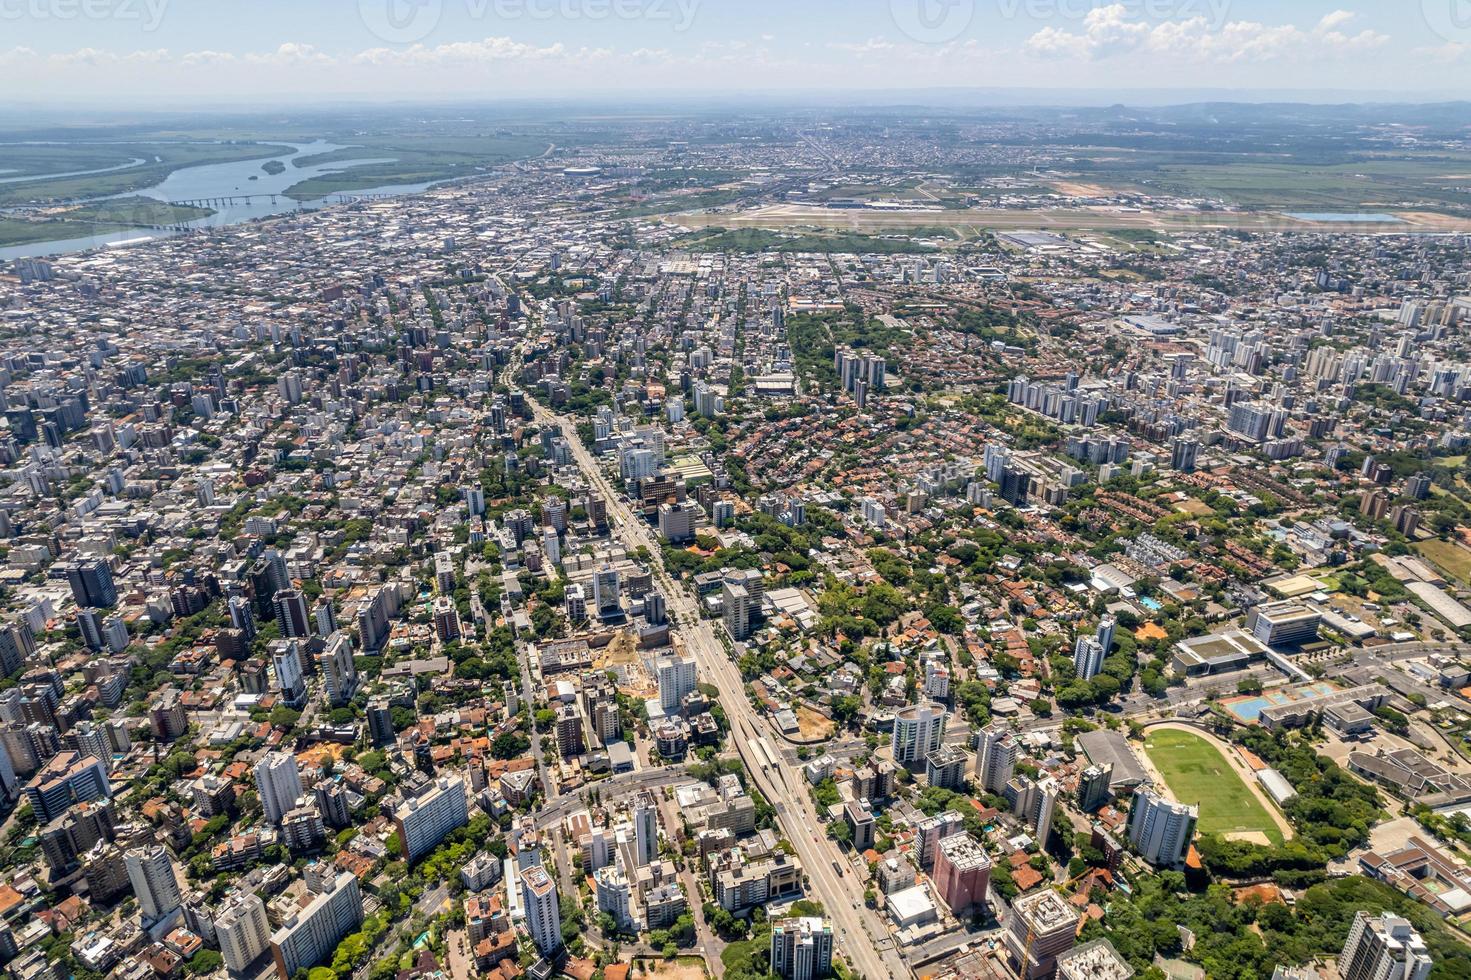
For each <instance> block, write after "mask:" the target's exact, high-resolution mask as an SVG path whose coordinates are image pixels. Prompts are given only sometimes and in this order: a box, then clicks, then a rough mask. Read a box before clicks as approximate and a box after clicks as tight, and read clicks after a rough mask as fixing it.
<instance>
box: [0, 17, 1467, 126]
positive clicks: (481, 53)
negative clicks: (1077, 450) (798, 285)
mask: <svg viewBox="0 0 1471 980" xmlns="http://www.w3.org/2000/svg"><path fill="white" fill-rule="evenodd" d="M1465 6H1466V0H1358V2H1356V3H1353V4H1352V6H1347V7H1345V6H1340V3H1339V2H1317V0H1313V2H1303V3H1296V2H1295V3H1292V4H1290V5H1287V4H1280V3H1270V2H1266V0H1122V2H1117V3H1112V4H1103V3H1090V2H1088V0H859V2H851V0H850V2H843V0H804V2H802V3H791V2H785V3H777V2H774V0H744V2H740V3H734V2H730V0H344V2H343V3H340V4H339V3H333V4H301V3H287V2H285V0H258V2H255V3H252V4H250V5H249V6H248V7H247V6H246V5H240V4H229V5H221V4H213V3H203V2H198V0H194V2H189V0H0V25H3V26H4V36H5V41H3V42H0V81H3V83H4V84H5V85H6V86H7V87H8V88H9V90H10V91H11V93H12V96H11V101H12V104H26V103H32V104H36V103H47V102H71V103H95V104H99V105H101V104H109V105H113V104H118V103H136V104H167V105H188V104H191V103H195V104H203V103H208V102H210V101H219V100H229V101H240V100H261V101H266V100H274V101H286V100H291V101H311V100H313V99H317V100H327V99H334V98H346V99H352V98H390V99H395V100H399V101H411V100H413V99H439V100H445V99H448V100H467V101H469V100H481V101H483V100H493V99H502V98H537V97H549V96H577V95H601V96H609V95H614V94H617V93H620V92H629V93H632V92H638V93H641V94H644V95H657V94H658V93H661V92H667V93H668V94H670V95H677V96H692V95H700V94H722V93H725V94H733V93H739V92H757V91H778V90H779V91H798V92H800V91H803V90H814V91H843V90H855V91H863V90H873V89H877V88H883V89H890V90H903V89H914V88H930V89H940V88H956V87H962V88H986V89H1007V90H1009V89H1027V88H1047V89H1074V90H1081V91H1083V92H1085V93H1086V92H1098V93H1100V94H1105V93H1111V92H1114V91H1123V90H1220V91H1228V92H1235V93H1239V94H1240V96H1241V97H1243V98H1250V97H1251V93H1253V92H1261V93H1263V95H1262V97H1263V98H1269V97H1277V96H1276V95H1275V94H1274V93H1275V92H1276V91H1280V90H1292V91H1295V92H1302V93H1307V94H1308V95H1309V96H1310V94H1311V93H1313V92H1315V91H1323V92H1330V91H1331V92H1333V93H1334V94H1335V97H1340V96H1341V94H1343V93H1353V92H1361V91H1365V90H1366V89H1372V90H1373V92H1374V93H1375V95H1376V97H1381V98H1382V97H1385V96H1386V95H1388V96H1390V97H1393V96H1394V95H1395V94H1396V93H1402V94H1403V95H1404V96H1405V97H1407V98H1413V97H1417V96H1418V95H1419V94H1421V93H1423V94H1425V95H1428V96H1430V97H1435V98H1446V97H1462V96H1467V95H1471V85H1468V83H1467V79H1468V78H1471V70H1468V69H1471V11H1466V10H1464V9H1461V8H1463V7H1465ZM1458 15H1459V16H1458Z"/></svg>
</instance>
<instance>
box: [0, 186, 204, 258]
mask: <svg viewBox="0 0 1471 980" xmlns="http://www.w3.org/2000/svg"><path fill="white" fill-rule="evenodd" d="M212 213H213V212H212V211H210V209H208V208H196V207H185V206H183V205H178V204H168V203H165V202H163V201H155V200H154V199H152V198H149V197H120V198H112V199H109V200H106V201H97V202H95V203H93V204H87V205H84V206H82V207H77V208H70V209H67V210H49V209H48V212H47V213H46V214H45V216H40V215H36V216H24V217H5V218H0V246H7V245H29V244H31V243H32V242H56V241H65V240H67V239H71V238H91V237H92V236H94V235H108V234H112V233H113V232H118V231H128V230H130V229H134V228H152V227H155V226H158V225H174V224H181V223H183V222H185V221H193V220H195V219H196V218H203V217H205V216H207V215H209V214H212Z"/></svg>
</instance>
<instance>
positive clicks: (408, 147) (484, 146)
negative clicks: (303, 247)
mask: <svg viewBox="0 0 1471 980" xmlns="http://www.w3.org/2000/svg"><path fill="white" fill-rule="evenodd" d="M352 143H353V145H352V146H349V147H344V148H343V149H340V150H332V151H331V152H328V153H313V154H309V155H307V156H297V157H293V158H292V160H291V165H292V166H293V167H311V166H317V165H320V164H332V163H341V164H342V165H343V168H344V169H343V170H342V171H341V172H339V173H332V174H323V175H321V176H318V177H312V178H309V179H307V180H303V181H301V182H300V183H298V184H294V185H292V186H291V187H289V188H287V190H286V196H287V197H291V198H295V199H296V200H298V201H312V200H316V199H317V198H321V197H326V196H327V195H328V194H336V193H340V192H348V193H351V192H352V191H356V190H366V189H368V188H372V187H386V186H390V185H396V184H424V183H430V182H432V181H440V180H452V179H454V178H456V177H468V176H471V175H473V174H477V173H483V172H485V171H487V170H490V169H493V168H495V167H499V166H504V165H505V164H507V163H510V162H512V161H513V160H524V159H526V158H528V157H534V156H539V155H540V154H542V153H545V152H546V151H547V150H548V148H549V147H550V146H551V145H552V144H551V141H550V140H546V139H542V138H540V137H530V136H526V137H522V136H483V137H475V136H466V137H423V138H418V139H404V138H400V137H390V138H387V139H354V140H353V141H352ZM354 160H379V161H388V162H379V163H369V164H365V165H363V166H360V167H359V166H353V165H352V161H354Z"/></svg>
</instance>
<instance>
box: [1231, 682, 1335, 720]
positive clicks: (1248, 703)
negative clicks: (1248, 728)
mask: <svg viewBox="0 0 1471 980" xmlns="http://www.w3.org/2000/svg"><path fill="white" fill-rule="evenodd" d="M1337 690H1338V686H1337V685H1335V684H1330V683H1328V682H1327V681H1318V682H1317V683H1314V684H1304V685H1302V686H1300V687H1295V688H1280V689H1278V690H1275V691H1264V692H1263V693H1261V694H1258V695H1255V696H1253V697H1245V698H1237V699H1235V700H1231V701H1222V702H1221V707H1223V708H1225V709H1226V710H1227V711H1229V712H1231V714H1233V715H1235V716H1236V717H1237V718H1240V719H1241V720H1242V721H1244V722H1246V723H1247V724H1253V723H1255V722H1257V721H1259V720H1261V716H1262V711H1263V710H1265V709H1267V708H1274V707H1276V706H1277V705H1281V704H1294V703H1296V702H1299V701H1313V700H1316V699H1318V698H1321V697H1326V696H1327V695H1329V694H1332V693H1333V692H1334V691H1337Z"/></svg>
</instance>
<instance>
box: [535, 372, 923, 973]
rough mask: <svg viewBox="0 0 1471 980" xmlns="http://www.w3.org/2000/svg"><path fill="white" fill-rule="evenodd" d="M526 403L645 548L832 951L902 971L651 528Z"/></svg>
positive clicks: (621, 533)
mask: <svg viewBox="0 0 1471 980" xmlns="http://www.w3.org/2000/svg"><path fill="white" fill-rule="evenodd" d="M530 404H531V406H532V412H533V414H534V415H535V417H536V420H537V421H538V422H540V423H542V424H544V425H551V426H555V427H557V428H558V429H559V430H560V431H561V432H562V434H563V435H564V436H565V437H566V439H567V441H568V443H569V445H570V447H571V450H572V456H573V459H574V460H576V462H577V465H578V467H579V468H580V469H581V470H582V472H583V475H584V476H585V477H586V479H587V480H588V482H589V484H590V485H591V486H592V487H593V488H594V489H595V490H597V492H598V493H600V494H601V495H602V496H603V498H604V499H605V500H606V501H607V503H608V515H609V519H610V521H611V523H612V527H613V529H614V533H615V534H616V535H617V536H618V537H619V538H620V539H621V540H622V542H623V543H624V545H625V546H626V547H628V548H629V549H630V550H633V549H635V548H637V547H638V546H640V545H643V546H644V547H646V548H647V549H648V550H649V552H650V554H651V556H652V564H653V570H654V573H655V576H656V578H657V579H658V581H659V582H660V584H661V586H662V591H663V593H664V597H665V599H666V601H667V603H668V606H669V611H670V613H671V614H673V615H674V616H675V617H676V618H677V619H678V621H679V623H680V627H681V633H682V635H683V637H684V640H685V644H686V647H687V649H688V650H689V651H690V653H691V654H692V655H693V656H694V657H695V659H696V662H697V663H698V664H699V667H700V673H701V676H702V678H703V679H704V680H705V681H706V682H708V683H712V684H714V685H715V686H716V688H718V689H719V690H720V692H721V700H720V703H721V706H722V707H723V708H724V710H725V712H726V717H727V718H728V719H729V720H730V725H731V732H730V738H731V744H732V745H733V746H734V747H735V749H736V751H737V752H738V753H739V754H740V757H741V761H742V762H743V763H744V764H745V767H746V773H747V776H748V778H749V779H750V781H751V785H752V786H753V787H754V788H755V789H757V790H759V791H760V792H761V794H762V795H763V796H765V797H766V800H767V802H768V803H770V804H771V806H772V808H773V809H774V810H775V811H776V815H777V820H778V822H779V823H780V825H781V829H782V834H783V836H785V837H786V839H787V840H788V841H790V842H791V844H792V846H793V848H794V849H795V850H796V852H797V857H798V859H799V860H800V861H801V862H802V868H803V871H804V872H805V873H806V875H807V880H808V883H809V888H810V891H811V894H812V897H813V898H815V899H817V900H818V901H820V902H821V903H822V905H823V907H824V909H825V910H826V913H827V916H828V918H829V919H831V921H832V924H833V932H834V934H835V937H836V940H837V944H838V947H839V951H840V952H841V954H842V955H843V957H844V958H845V959H846V960H847V961H848V962H850V963H851V964H853V966H854V967H855V968H856V969H857V971H858V972H859V973H860V974H862V975H863V976H865V977H884V976H890V977H899V976H908V975H909V973H910V971H909V968H908V966H907V965H906V964H905V962H904V960H903V959H902V958H901V957H900V956H899V954H898V953H897V952H896V951H895V949H894V947H893V942H892V940H890V939H889V938H888V936H887V934H886V933H885V932H884V930H883V927H882V925H881V924H879V922H878V918H877V916H876V915H874V914H873V913H872V912H871V911H869V910H867V909H863V908H861V907H860V906H858V904H857V903H855V901H854V895H855V894H857V893H859V892H860V891H861V888H860V887H859V883H858V882H856V881H845V880H844V879H845V877H846V876H847V875H849V874H852V873H853V872H852V871H851V870H850V869H846V868H845V867H844V865H845V862H844V861H843V860H842V859H840V858H838V857H837V855H836V852H835V851H834V849H833V847H832V845H830V844H828V843H827V842H826V840H825V838H824V837H823V835H822V831H821V826H822V825H821V823H820V822H819V821H818V819H817V817H816V815H815V814H814V813H813V812H812V810H811V808H810V801H809V798H808V795H807V791H806V786H805V784H804V783H803V781H802V779H801V778H800V777H799V776H795V771H794V770H791V771H789V770H784V769H780V768H778V769H776V770H771V769H769V768H768V767H767V766H766V765H764V763H763V761H762V760H761V759H760V757H758V756H757V754H756V752H755V749H754V748H753V745H754V744H755V742H756V740H757V739H759V738H761V737H763V736H767V735H769V734H770V728H769V726H768V725H766V723H765V722H764V721H762V720H761V719H760V717H759V716H758V715H757V714H756V712H755V710H754V709H753V708H752V707H751V705H750V702H749V701H748V700H747V699H746V697H745V683H744V682H743V681H742V680H741V677H740V674H739V672H738V671H737V670H736V668H735V665H734V664H733V663H732V662H731V659H730V657H729V656H728V655H727V653H726V651H725V648H724V646H723V645H722V644H721V643H720V641H719V640H718V639H717V638H716V636H715V633H714V631H713V629H712V628H711V626H710V624H709V623H708V622H706V621H704V620H702V619H701V618H700V611H699V607H698V606H697V605H696V604H695V601H694V599H693V598H691V597H690V596H689V594H688V593H687V592H686V591H685V590H684V589H683V588H682V587H680V586H679V585H678V584H677V583H676V582H674V580H673V579H672V578H671V577H670V576H669V574H668V572H667V571H665V569H664V565H663V562H662V560H661V559H660V557H659V556H660V550H659V542H658V540H657V539H656V538H655V536H654V534H653V532H652V530H651V529H650V528H649V527H648V526H647V525H646V524H645V523H644V522H643V521H642V520H640V519H638V518H636V517H635V516H634V514H633V512H632V511H631V510H630V509H629V508H628V506H627V504H626V503H625V502H624V500H623V496H622V494H621V493H619V492H617V491H616V490H615V489H614V488H613V487H612V485H611V484H609V483H608V481H607V479H606V478H605V477H604V475H603V472H602V470H601V468H600V467H599V466H598V464H597V461H596V460H595V459H593V457H592V454H591V453H589V452H588V451H587V449H586V447H584V446H583V445H582V441H581V439H580V438H579V437H578V435H577V427H576V424H575V422H573V421H572V420H571V419H567V418H565V417H562V416H559V415H556V414H554V413H552V412H551V411H549V410H547V409H545V408H543V407H542V406H541V405H539V404H537V403H536V402H535V401H534V400H533V401H531V402H530ZM839 869H843V870H839Z"/></svg>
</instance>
